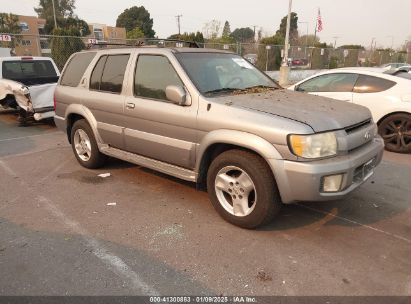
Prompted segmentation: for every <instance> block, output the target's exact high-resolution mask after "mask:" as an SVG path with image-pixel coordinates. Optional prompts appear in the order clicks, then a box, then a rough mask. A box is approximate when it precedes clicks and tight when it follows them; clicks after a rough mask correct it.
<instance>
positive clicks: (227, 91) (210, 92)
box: [204, 88, 242, 94]
mask: <svg viewBox="0 0 411 304" xmlns="http://www.w3.org/2000/svg"><path fill="white" fill-rule="evenodd" d="M234 91H242V89H240V88H221V89H215V90H210V91H207V92H204V94H217V93H229V92H234Z"/></svg>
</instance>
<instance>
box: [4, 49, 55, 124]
mask: <svg viewBox="0 0 411 304" xmlns="http://www.w3.org/2000/svg"><path fill="white" fill-rule="evenodd" d="M59 77H60V72H59V70H58V68H57V66H56V64H55V63H54V61H53V59H51V58H50V57H31V56H25V57H0V105H1V106H2V107H3V108H14V109H19V120H20V122H21V123H22V124H25V123H26V122H27V120H28V119H30V118H31V117H33V118H34V119H35V120H41V119H45V118H51V117H54V102H53V95H54V89H55V88H56V85H57V81H58V79H59Z"/></svg>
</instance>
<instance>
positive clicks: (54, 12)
mask: <svg viewBox="0 0 411 304" xmlns="http://www.w3.org/2000/svg"><path fill="white" fill-rule="evenodd" d="M51 2H52V3H53V15H54V28H57V27H58V26H57V19H56V7H55V5H54V0H51Z"/></svg>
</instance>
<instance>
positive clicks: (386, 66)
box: [379, 62, 407, 70]
mask: <svg viewBox="0 0 411 304" xmlns="http://www.w3.org/2000/svg"><path fill="white" fill-rule="evenodd" d="M405 65H407V63H404V62H396V63H386V64H382V65H380V66H379V67H380V68H383V69H385V70H393V69H398V68H400V67H402V66H405Z"/></svg>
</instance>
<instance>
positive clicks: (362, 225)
mask: <svg viewBox="0 0 411 304" xmlns="http://www.w3.org/2000/svg"><path fill="white" fill-rule="evenodd" d="M297 205H298V206H300V207H303V208H305V209H308V210H311V211H314V212H317V213H321V214H324V215H329V216H331V217H334V218H337V219H339V220H342V221H346V222H348V223H351V224H356V225H358V226H361V227H364V228H368V229H371V230H374V231H376V232H379V233H383V234H385V235H388V236H391V237H394V238H396V239H399V240H401V241H405V242H407V243H411V240H410V239H407V238H405V237H402V236H400V235H397V234H394V233H391V232H388V231H384V230H381V229H378V228H375V227H372V226H369V225H364V224H361V223H359V222H356V221H353V220H350V219H347V218H345V217H341V216H338V215H335V214H332V213H330V212H326V211H323V210H320V209H316V208H312V207H308V206H305V205H301V204H297Z"/></svg>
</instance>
